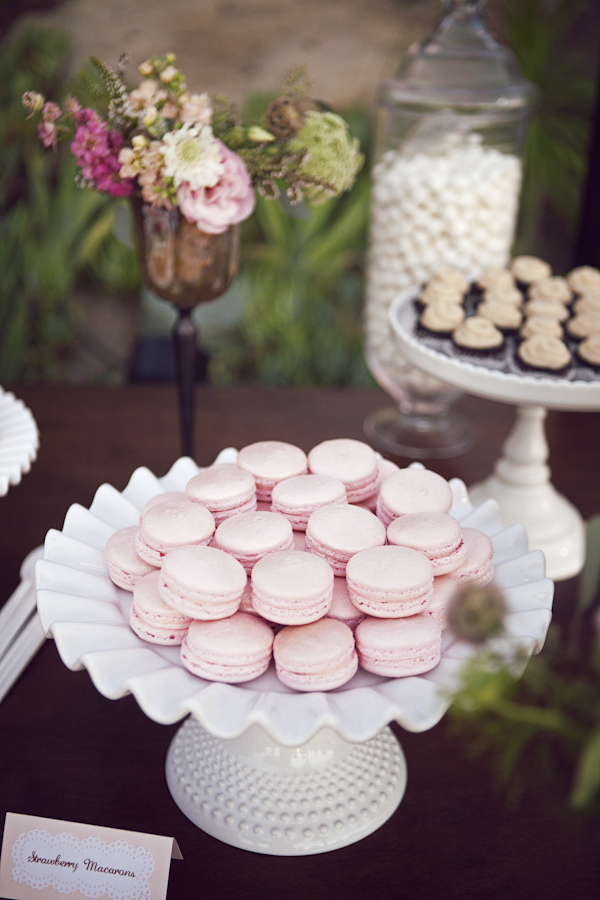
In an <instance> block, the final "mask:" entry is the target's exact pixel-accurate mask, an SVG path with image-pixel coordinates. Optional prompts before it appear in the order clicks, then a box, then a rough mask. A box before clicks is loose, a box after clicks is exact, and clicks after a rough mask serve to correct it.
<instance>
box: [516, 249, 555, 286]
mask: <svg viewBox="0 0 600 900" xmlns="http://www.w3.org/2000/svg"><path fill="white" fill-rule="evenodd" d="M508 267H509V269H510V270H511V272H512V273H513V275H514V276H515V278H516V279H517V281H519V282H520V283H521V284H524V285H528V284H531V283H532V282H534V281H539V279H540V278H549V277H550V275H552V267H551V266H550V265H549V263H547V262H544V260H543V259H539V257H537V256H515V257H513V259H511V261H510V262H509V264H508Z"/></svg>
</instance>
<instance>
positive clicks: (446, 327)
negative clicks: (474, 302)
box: [420, 300, 465, 334]
mask: <svg viewBox="0 0 600 900" xmlns="http://www.w3.org/2000/svg"><path fill="white" fill-rule="evenodd" d="M464 318H465V311H464V308H463V307H462V306H461V305H460V304H458V303H451V302H449V301H447V300H439V301H438V302H437V303H430V304H428V305H427V306H426V307H425V309H424V311H423V313H422V314H421V318H420V325H421V327H422V328H424V329H425V331H430V332H433V333H434V334H450V332H451V331H452V330H453V329H454V328H456V326H457V325H460V323H461V322H462V321H463V319H464Z"/></svg>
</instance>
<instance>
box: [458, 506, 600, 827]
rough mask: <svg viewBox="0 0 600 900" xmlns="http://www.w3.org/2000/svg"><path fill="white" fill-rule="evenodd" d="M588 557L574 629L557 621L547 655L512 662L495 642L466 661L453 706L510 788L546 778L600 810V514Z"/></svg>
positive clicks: (467, 737) (573, 801) (461, 729)
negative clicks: (599, 600)
mask: <svg viewBox="0 0 600 900" xmlns="http://www.w3.org/2000/svg"><path fill="white" fill-rule="evenodd" d="M587 544H588V550H587V560H586V565H585V567H584V570H583V572H582V574H581V576H580V579H579V591H578V604H577V608H576V610H575V612H574V614H573V617H572V620H571V623H570V628H569V633H568V634H567V635H562V634H561V632H560V630H559V629H558V627H557V626H551V627H550V630H549V633H548V638H547V642H546V647H545V648H544V651H543V653H542V654H540V655H539V656H537V657H533V658H532V659H531V660H530V661H529V662H528V663H527V664H526V666H525V668H524V671H523V674H522V677H521V679H520V680H516V678H515V674H514V669H515V667H516V668H517V669H518V670H523V667H524V665H525V661H524V659H522V658H519V652H518V651H517V653H516V654H515V657H514V659H512V660H510V661H509V662H508V664H507V661H506V659H505V658H503V657H499V656H498V655H497V654H495V653H494V652H492V651H491V650H490V649H489V648H485V649H484V650H483V651H482V652H481V653H480V654H478V655H476V656H475V657H474V658H473V660H472V661H471V662H470V663H469V664H467V665H466V666H465V667H464V670H463V675H462V684H461V688H460V690H459V691H458V692H457V694H456V695H455V697H454V704H453V706H452V708H451V711H450V717H451V723H452V729H453V731H454V732H455V733H456V734H458V735H459V736H460V738H461V745H462V746H466V747H468V748H469V752H470V753H473V754H481V753H486V754H488V755H491V757H492V758H493V759H494V760H495V762H496V765H497V769H498V774H499V775H500V777H501V779H502V780H503V781H504V782H505V783H506V784H507V785H508V788H509V792H510V793H511V794H513V795H516V794H519V793H521V792H523V791H524V790H525V789H526V786H527V784H528V783H530V782H531V781H532V780H535V779H538V780H540V779H543V781H544V784H545V786H546V788H547V789H548V791H549V792H550V793H554V794H555V795H557V796H559V797H560V798H561V799H562V798H564V799H565V800H568V803H569V805H570V806H571V807H572V808H573V809H592V810H595V811H598V810H600V635H599V633H598V627H599V626H600V621H599V617H598V611H597V610H596V618H595V629H592V628H589V627H588V629H587V634H586V633H585V632H584V629H583V628H582V623H583V622H584V621H586V623H587V624H588V625H589V618H588V616H589V610H590V607H591V605H592V604H593V602H594V600H595V598H596V595H597V592H598V585H599V583H600V516H597V517H596V518H594V519H592V520H591V521H590V522H589V523H588V528H587Z"/></svg>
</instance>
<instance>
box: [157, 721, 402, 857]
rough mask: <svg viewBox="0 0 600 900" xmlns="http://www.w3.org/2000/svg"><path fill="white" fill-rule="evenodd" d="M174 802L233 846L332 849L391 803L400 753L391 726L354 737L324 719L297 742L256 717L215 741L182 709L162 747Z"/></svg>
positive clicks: (380, 818)
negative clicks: (286, 742) (354, 740)
mask: <svg viewBox="0 0 600 900" xmlns="http://www.w3.org/2000/svg"><path fill="white" fill-rule="evenodd" d="M166 771H167V783H168V786H169V790H170V792H171V794H172V796H173V799H174V800H175V802H176V804H177V805H178V806H179V808H180V809H181V811H182V812H183V813H184V814H185V815H186V816H187V817H188V819H191V821H192V822H193V823H194V824H195V825H197V826H198V827H199V828H201V829H202V831H205V832H207V833H208V834H211V835H212V836H213V837H215V838H217V839H218V840H220V841H223V842H224V843H226V844H230V845H232V846H234V847H240V848H242V849H244V850H251V851H253V852H255V853H265V854H268V855H271V856H304V855H309V854H313V853H324V852H327V851H329V850H337V849H338V848H339V847H345V846H347V845H348V844H352V843H354V842H355V841H359V840H361V839H362V838H364V837H366V836H367V835H368V834H371V833H372V832H373V831H376V830H377V829H378V828H379V827H380V826H381V825H382V824H383V823H384V822H385V821H387V819H389V817H390V816H391V815H392V813H393V812H394V811H395V810H396V808H397V807H398V805H399V803H400V801H401V800H402V796H403V794H404V790H405V787H406V761H405V759H404V754H403V753H402V749H401V748H400V745H399V744H398V741H397V740H396V738H395V737H394V735H393V734H392V731H391V729H390V728H384V729H383V731H381V732H380V733H379V734H377V735H375V737H373V738H371V740H369V741H366V742H365V743H363V744H351V743H349V742H347V741H344V740H343V739H342V738H340V737H339V736H338V735H337V734H336V733H335V732H334V731H332V730H331V729H329V728H325V729H322V730H321V731H319V732H318V733H317V734H316V735H315V736H314V737H313V738H312V739H311V740H310V741H308V743H306V744H304V745H302V746H301V747H285V746H283V745H282V744H278V743H277V742H276V741H274V740H273V739H272V738H270V737H269V736H268V735H267V733H266V732H265V731H264V730H263V729H262V728H260V727H259V726H258V725H254V726H252V727H251V728H250V729H249V730H248V731H246V732H245V733H244V734H243V735H242V736H241V737H239V738H236V739H234V740H220V739H218V738H215V737H213V736H212V735H211V734H210V733H209V732H207V731H206V730H205V729H204V728H203V727H202V726H201V725H200V724H199V723H198V722H197V721H196V720H195V719H193V718H189V719H187V720H186V721H185V723H184V724H183V726H182V727H181V728H180V729H179V731H178V732H177V734H176V735H175V737H174V739H173V741H172V742H171V746H170V747H169V752H168V755H167V765H166Z"/></svg>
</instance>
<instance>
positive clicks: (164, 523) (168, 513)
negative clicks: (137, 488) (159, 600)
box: [135, 500, 215, 566]
mask: <svg viewBox="0 0 600 900" xmlns="http://www.w3.org/2000/svg"><path fill="white" fill-rule="evenodd" d="M214 531H215V520H214V517H213V515H212V513H211V512H209V510H208V509H206V508H205V507H204V506H200V505H199V504H198V503H191V502H190V501H189V500H165V502H164V503H158V504H156V505H155V506H152V507H151V508H150V509H148V510H146V512H145V513H144V514H143V516H142V523H141V525H140V528H139V531H138V533H137V537H136V544H135V546H136V550H137V552H138V553H139V555H140V556H141V557H142V559H144V560H145V561H146V562H148V563H150V564H151V565H153V566H160V565H161V564H162V561H163V559H164V558H165V556H166V554H167V553H169V551H171V550H173V549H174V548H175V547H182V546H185V545H188V544H208V543H209V541H210V540H211V538H212V536H213V534H214Z"/></svg>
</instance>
